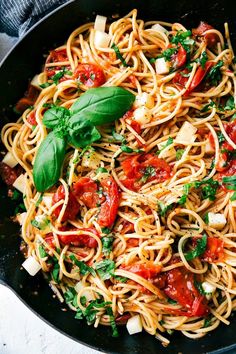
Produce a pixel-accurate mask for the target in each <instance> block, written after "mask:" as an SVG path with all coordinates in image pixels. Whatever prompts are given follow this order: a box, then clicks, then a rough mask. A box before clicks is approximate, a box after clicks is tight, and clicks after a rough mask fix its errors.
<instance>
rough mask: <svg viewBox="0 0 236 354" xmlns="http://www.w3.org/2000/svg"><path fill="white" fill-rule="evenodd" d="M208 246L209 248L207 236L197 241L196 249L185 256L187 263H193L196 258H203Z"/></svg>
mask: <svg viewBox="0 0 236 354" xmlns="http://www.w3.org/2000/svg"><path fill="white" fill-rule="evenodd" d="M206 246H207V235H206V234H204V235H203V236H202V237H201V238H199V239H197V244H196V247H195V248H194V249H193V250H191V251H189V252H187V253H185V254H184V256H185V259H186V260H187V261H191V260H193V259H194V258H196V257H199V256H201V255H202V254H203V253H204V252H205V250H206Z"/></svg>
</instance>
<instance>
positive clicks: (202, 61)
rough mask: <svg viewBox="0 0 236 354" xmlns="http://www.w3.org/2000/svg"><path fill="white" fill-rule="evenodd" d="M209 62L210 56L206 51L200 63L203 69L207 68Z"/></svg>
mask: <svg viewBox="0 0 236 354" xmlns="http://www.w3.org/2000/svg"><path fill="white" fill-rule="evenodd" d="M207 60H208V56H207V53H206V51H204V52H202V55H201V57H200V59H199V63H200V65H201V67H202V68H203V69H204V68H205V65H206V62H207Z"/></svg>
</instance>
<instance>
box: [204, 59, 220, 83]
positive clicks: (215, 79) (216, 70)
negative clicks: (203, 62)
mask: <svg viewBox="0 0 236 354" xmlns="http://www.w3.org/2000/svg"><path fill="white" fill-rule="evenodd" d="M223 65H224V62H223V61H222V60H220V61H218V63H217V64H216V65H214V66H213V67H212V68H211V69H210V71H209V73H208V74H207V75H206V80H209V82H210V84H211V85H213V86H217V85H218V83H219V81H220V80H221V77H222V74H221V70H220V68H221V67H222V66H223Z"/></svg>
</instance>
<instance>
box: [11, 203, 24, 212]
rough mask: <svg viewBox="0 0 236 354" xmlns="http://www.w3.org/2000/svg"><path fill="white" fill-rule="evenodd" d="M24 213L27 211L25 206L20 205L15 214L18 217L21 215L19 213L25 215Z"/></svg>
mask: <svg viewBox="0 0 236 354" xmlns="http://www.w3.org/2000/svg"><path fill="white" fill-rule="evenodd" d="M24 211H26V208H25V204H24V203H20V204H18V205H17V207H16V208H15V211H14V214H15V215H16V214H19V213H23V212H24Z"/></svg>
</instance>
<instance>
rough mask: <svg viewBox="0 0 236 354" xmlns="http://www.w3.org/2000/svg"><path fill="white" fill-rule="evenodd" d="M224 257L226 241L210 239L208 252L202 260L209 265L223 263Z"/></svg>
mask: <svg viewBox="0 0 236 354" xmlns="http://www.w3.org/2000/svg"><path fill="white" fill-rule="evenodd" d="M224 257H225V253H224V241H223V240H221V239H220V238H217V237H208V238H207V246H206V251H205V252H204V253H203V255H202V256H201V258H202V259H203V260H204V261H206V262H208V263H215V262H222V261H223V260H224Z"/></svg>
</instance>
